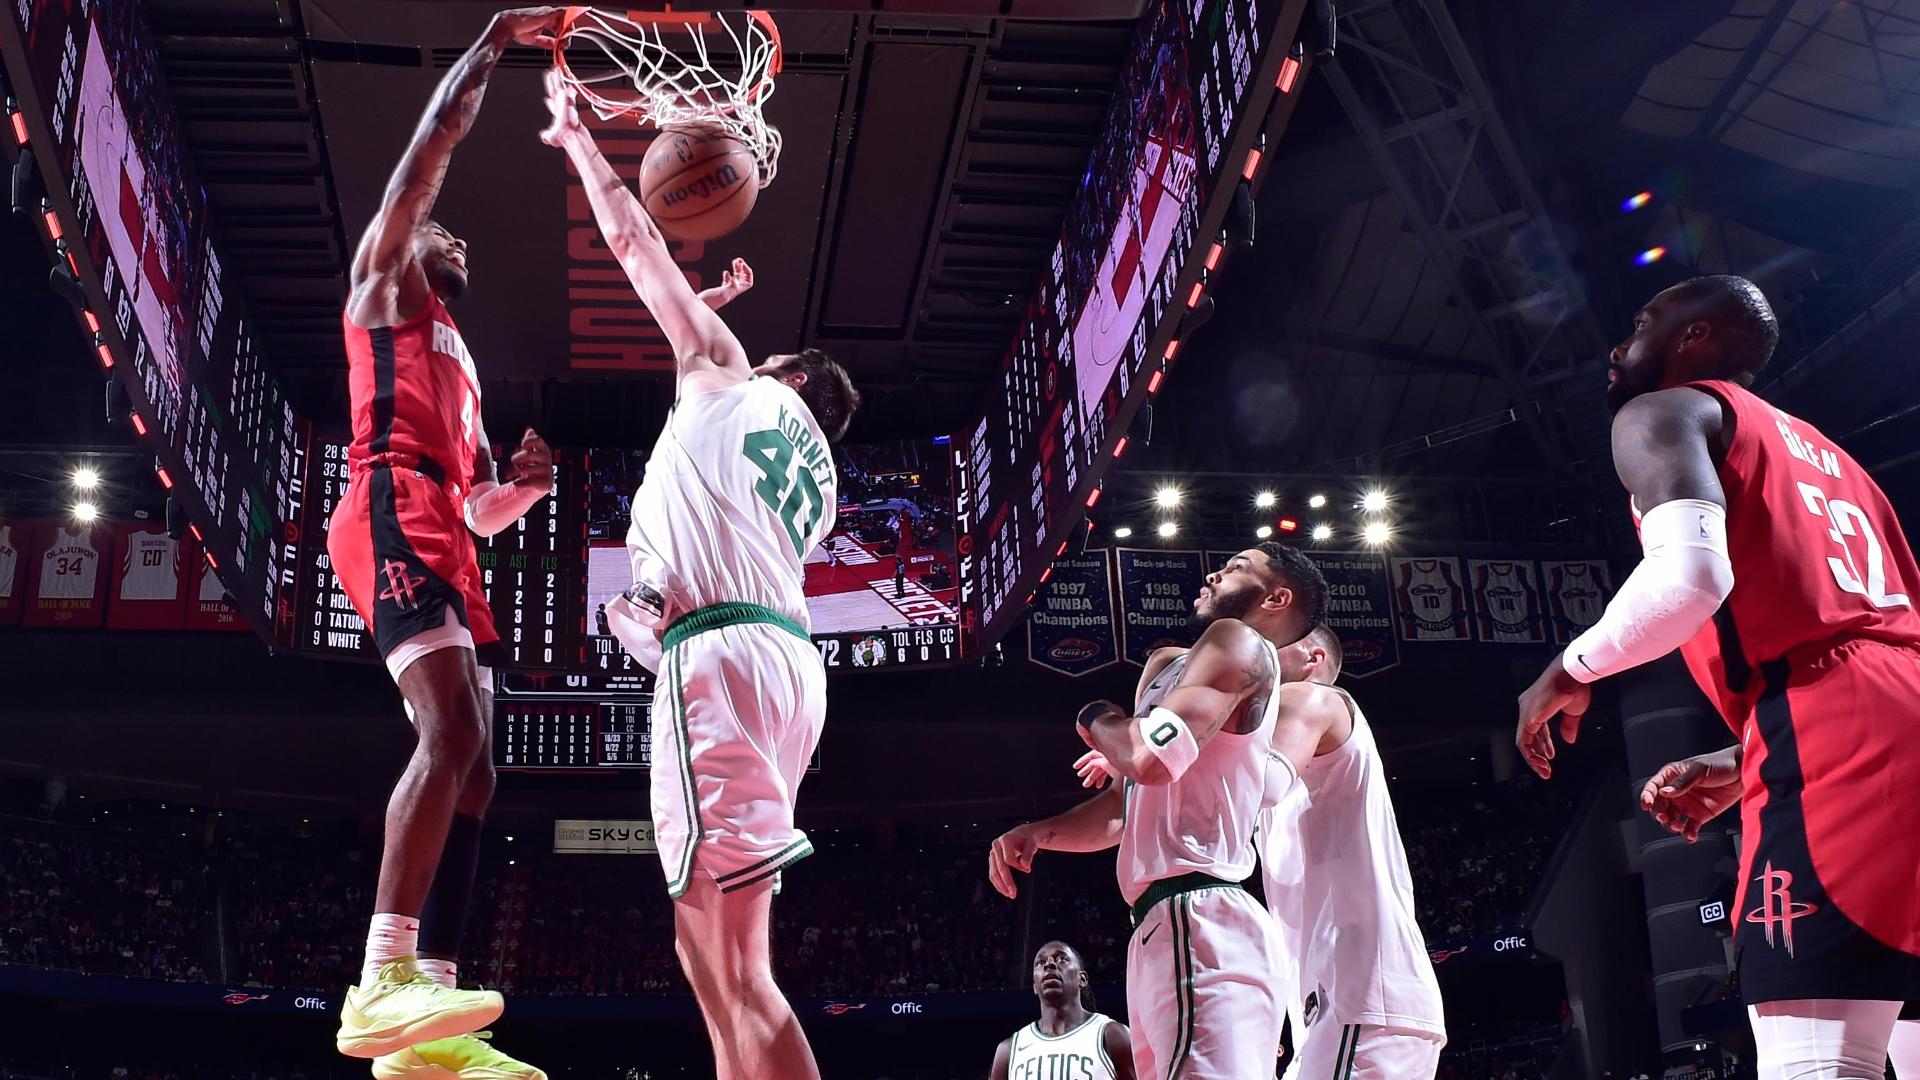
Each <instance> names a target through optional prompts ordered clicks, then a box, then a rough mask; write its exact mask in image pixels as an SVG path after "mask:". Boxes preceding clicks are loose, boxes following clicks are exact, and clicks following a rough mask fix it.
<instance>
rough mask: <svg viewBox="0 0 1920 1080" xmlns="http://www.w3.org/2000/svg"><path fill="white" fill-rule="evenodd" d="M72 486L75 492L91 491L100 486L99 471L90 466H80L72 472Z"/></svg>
mask: <svg viewBox="0 0 1920 1080" xmlns="http://www.w3.org/2000/svg"><path fill="white" fill-rule="evenodd" d="M73 486H74V489H75V490H77V491H92V490H93V489H94V488H97V487H99V486H100V470H99V469H96V468H94V467H93V466H91V465H82V466H80V467H79V468H77V469H75V470H73Z"/></svg>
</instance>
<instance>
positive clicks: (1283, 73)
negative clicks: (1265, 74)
mask: <svg viewBox="0 0 1920 1080" xmlns="http://www.w3.org/2000/svg"><path fill="white" fill-rule="evenodd" d="M1299 78H1300V61H1298V60H1295V59H1294V58H1293V57H1291V56H1289V57H1287V58H1286V59H1285V60H1282V61H1280V78H1279V80H1278V81H1277V82H1275V83H1274V85H1275V86H1277V87H1279V88H1280V92H1281V93H1283V94H1291V93H1293V84H1294V83H1295V82H1296V81H1298V80H1299Z"/></svg>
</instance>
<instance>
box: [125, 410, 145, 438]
mask: <svg viewBox="0 0 1920 1080" xmlns="http://www.w3.org/2000/svg"><path fill="white" fill-rule="evenodd" d="M127 419H128V420H129V421H131V422H132V423H133V433H134V434H135V435H138V436H140V437H141V438H143V439H144V438H146V437H147V422H146V421H145V420H142V419H140V414H139V413H137V412H130V413H128V414H127Z"/></svg>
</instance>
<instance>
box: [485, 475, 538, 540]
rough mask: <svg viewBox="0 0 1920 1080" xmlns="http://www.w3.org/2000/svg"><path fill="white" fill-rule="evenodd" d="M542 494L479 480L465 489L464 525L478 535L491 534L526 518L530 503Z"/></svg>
mask: <svg viewBox="0 0 1920 1080" xmlns="http://www.w3.org/2000/svg"><path fill="white" fill-rule="evenodd" d="M546 497H547V493H546V492H544V491H534V490H531V489H528V488H523V487H520V486H519V485H517V484H507V485H504V486H502V485H500V484H497V483H495V482H494V481H492V480H482V481H480V482H479V483H477V484H475V485H473V489H472V490H471V491H468V492H467V528H469V529H472V530H473V531H474V532H476V533H479V534H480V535H481V536H492V535H493V534H495V533H497V532H499V531H501V530H502V529H505V528H506V527H507V526H509V525H511V524H513V523H514V522H516V521H519V520H520V519H521V518H523V517H526V516H527V511H528V510H531V509H533V504H534V503H537V502H539V501H540V500H541V499H544V498H546Z"/></svg>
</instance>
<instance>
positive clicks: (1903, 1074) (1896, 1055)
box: [1887, 1020, 1920, 1080]
mask: <svg viewBox="0 0 1920 1080" xmlns="http://www.w3.org/2000/svg"><path fill="white" fill-rule="evenodd" d="M1887 1060H1888V1061H1891V1062H1893V1074H1894V1075H1895V1076H1897V1077H1899V1078H1900V1080H1920V1020H1902V1021H1900V1022H1899V1023H1897V1024H1895V1025H1893V1037H1892V1038H1890V1039H1888V1040H1887Z"/></svg>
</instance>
